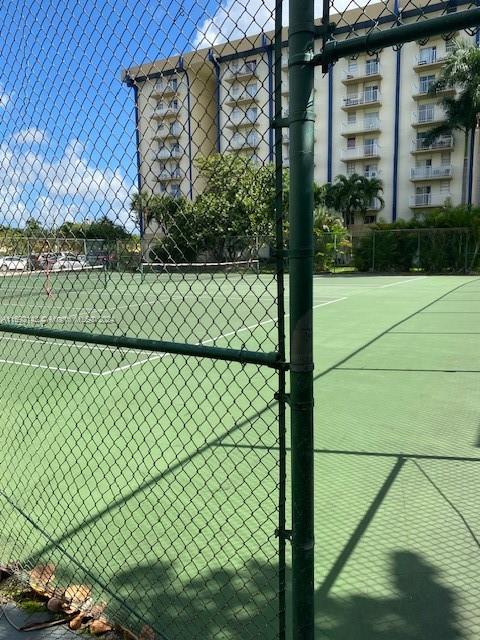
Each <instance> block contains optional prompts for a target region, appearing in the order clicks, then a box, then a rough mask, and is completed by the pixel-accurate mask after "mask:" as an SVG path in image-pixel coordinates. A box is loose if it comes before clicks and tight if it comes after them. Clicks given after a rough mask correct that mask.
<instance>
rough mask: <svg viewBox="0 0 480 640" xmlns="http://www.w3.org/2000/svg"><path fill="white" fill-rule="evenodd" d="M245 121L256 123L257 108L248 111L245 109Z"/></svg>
mask: <svg viewBox="0 0 480 640" xmlns="http://www.w3.org/2000/svg"><path fill="white" fill-rule="evenodd" d="M246 116H247V120H248V121H249V122H256V120H257V118H258V109H257V107H250V108H249V109H247V113H246Z"/></svg>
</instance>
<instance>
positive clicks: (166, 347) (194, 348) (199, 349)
mask: <svg viewBox="0 0 480 640" xmlns="http://www.w3.org/2000/svg"><path fill="white" fill-rule="evenodd" d="M2 333H15V334H20V335H24V336H32V337H36V338H51V339H52V340H63V341H66V342H81V343H82V342H84V343H86V344H102V345H105V346H108V347H115V348H117V349H133V350H139V351H152V352H154V353H172V354H175V355H180V356H193V357H194V358H207V359H210V360H227V361H229V362H230V361H231V362H240V363H241V364H257V365H263V366H266V367H271V368H272V369H282V368H283V369H285V368H286V365H285V363H284V362H282V361H280V358H279V354H278V353H276V352H272V353H263V352H260V351H247V350H246V349H230V348H228V347H215V346H210V345H204V344H188V343H182V342H166V341H165V340H152V339H150V338H131V337H129V336H122V335H118V336H116V335H109V334H103V333H86V332H84V331H68V330H64V329H49V328H48V327H36V326H35V327H27V326H23V325H19V324H7V323H4V322H0V339H1V334H2Z"/></svg>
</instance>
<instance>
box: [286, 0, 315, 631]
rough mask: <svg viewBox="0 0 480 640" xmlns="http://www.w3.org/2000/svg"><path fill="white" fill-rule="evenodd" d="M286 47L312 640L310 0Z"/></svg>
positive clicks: (298, 563)
mask: <svg viewBox="0 0 480 640" xmlns="http://www.w3.org/2000/svg"><path fill="white" fill-rule="evenodd" d="M288 46H289V61H288V64H289V71H290V73H289V94H290V111H289V128H290V201H289V205H290V207H289V209H290V249H289V264H290V366H291V374H290V408H291V441H292V454H291V455H292V458H291V464H292V623H293V638H295V639H297V640H300V638H301V639H302V640H313V637H314V597H313V596H314V584H313V579H314V578H313V566H314V555H313V553H314V525H313V515H314V512H313V342H312V305H313V138H314V119H315V114H314V111H313V81H314V67H313V65H312V64H311V60H312V58H313V52H314V49H313V48H314V22H313V0H290V28H289V34H288Z"/></svg>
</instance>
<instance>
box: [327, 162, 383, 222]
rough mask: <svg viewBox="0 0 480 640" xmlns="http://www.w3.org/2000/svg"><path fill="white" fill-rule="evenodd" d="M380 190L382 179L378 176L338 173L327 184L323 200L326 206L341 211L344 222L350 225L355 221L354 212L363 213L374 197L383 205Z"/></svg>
mask: <svg viewBox="0 0 480 640" xmlns="http://www.w3.org/2000/svg"><path fill="white" fill-rule="evenodd" d="M382 192H383V185H382V181H381V180H379V179H378V178H365V177H364V176H360V175H358V174H357V173H353V174H352V175H350V176H344V175H339V176H337V177H336V178H335V182H334V183H333V184H331V185H327V186H326V189H325V195H324V200H325V205H326V206H327V207H329V208H331V209H335V211H338V212H339V213H341V214H342V216H343V220H344V223H345V224H346V225H350V224H353V223H354V221H355V213H356V212H360V213H362V214H363V215H365V213H366V212H367V211H368V209H369V207H370V205H371V202H372V200H374V199H375V198H377V199H378V200H379V201H380V206H381V207H383V206H384V204H385V203H384V201H383V198H382V197H381V193H382Z"/></svg>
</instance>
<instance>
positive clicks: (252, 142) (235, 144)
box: [230, 136, 260, 151]
mask: <svg viewBox="0 0 480 640" xmlns="http://www.w3.org/2000/svg"><path fill="white" fill-rule="evenodd" d="M259 144H260V138H259V137H258V136H247V137H246V138H242V139H239V140H235V139H232V140H231V142H230V148H231V149H233V150H235V151H238V150H239V149H255V148H256V147H258V145H259Z"/></svg>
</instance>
